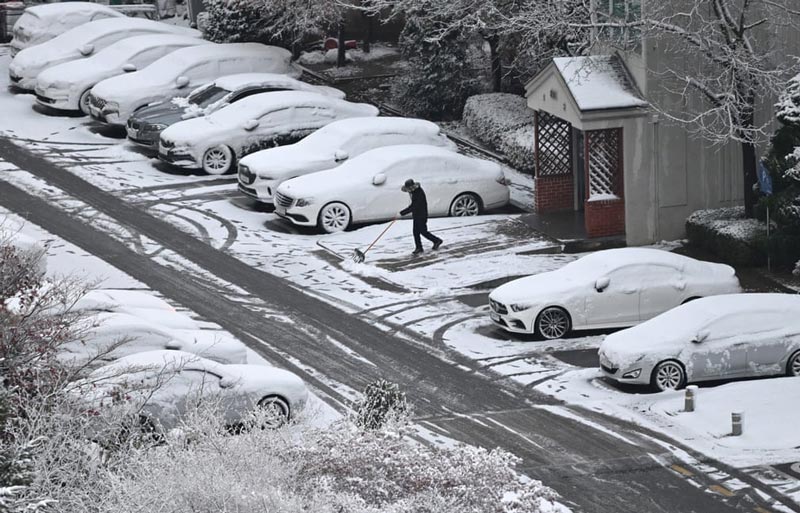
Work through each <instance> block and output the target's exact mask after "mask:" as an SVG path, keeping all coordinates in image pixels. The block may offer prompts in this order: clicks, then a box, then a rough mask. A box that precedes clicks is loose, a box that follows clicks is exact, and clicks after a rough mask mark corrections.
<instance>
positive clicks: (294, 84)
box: [214, 73, 345, 98]
mask: <svg viewBox="0 0 800 513" xmlns="http://www.w3.org/2000/svg"><path fill="white" fill-rule="evenodd" d="M214 85H215V86H217V87H220V88H222V89H226V90H228V91H238V90H240V89H245V88H248V87H284V88H286V89H296V90H301V91H302V90H305V91H312V92H322V91H325V92H324V93H323V94H325V95H326V96H333V97H335V98H344V97H345V94H344V91H340V90H339V89H335V88H333V87H327V86H317V85H313V84H309V83H306V82H303V81H302V80H297V79H296V78H292V77H290V76H289V75H283V74H281V73H236V74H234V75H225V76H224V77H220V78H218V79H216V80H215V81H214Z"/></svg>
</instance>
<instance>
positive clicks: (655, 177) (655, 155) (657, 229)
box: [651, 114, 661, 242]
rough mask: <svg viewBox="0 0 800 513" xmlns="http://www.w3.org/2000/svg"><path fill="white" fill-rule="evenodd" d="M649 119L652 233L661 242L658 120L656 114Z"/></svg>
mask: <svg viewBox="0 0 800 513" xmlns="http://www.w3.org/2000/svg"><path fill="white" fill-rule="evenodd" d="M651 119H652V120H653V205H654V209H655V227H654V228H655V229H654V231H653V235H654V236H655V237H654V238H655V242H658V241H659V240H661V236H660V233H661V220H660V218H659V216H660V214H661V206H660V201H659V190H658V177H659V171H661V169H660V166H659V156H660V154H661V151H660V148H659V147H658V123H659V121H660V120H659V118H658V114H654V115H653V117H652V118H651Z"/></svg>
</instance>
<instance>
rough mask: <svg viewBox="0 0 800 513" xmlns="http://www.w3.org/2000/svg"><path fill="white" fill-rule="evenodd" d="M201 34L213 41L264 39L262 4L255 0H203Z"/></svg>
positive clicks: (234, 41) (245, 41) (242, 41)
mask: <svg viewBox="0 0 800 513" xmlns="http://www.w3.org/2000/svg"><path fill="white" fill-rule="evenodd" d="M204 3H205V6H206V10H205V13H206V14H205V19H204V22H203V36H204V37H205V38H206V39H208V40H209V41H213V42H215V43H248V42H260V41H263V40H264V32H263V30H262V29H261V26H262V18H263V11H264V9H263V5H262V3H261V2H260V1H258V0H256V1H254V0H204Z"/></svg>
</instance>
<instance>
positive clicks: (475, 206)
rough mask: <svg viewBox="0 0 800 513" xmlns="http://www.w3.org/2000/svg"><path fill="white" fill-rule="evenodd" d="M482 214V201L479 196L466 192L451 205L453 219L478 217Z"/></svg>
mask: <svg viewBox="0 0 800 513" xmlns="http://www.w3.org/2000/svg"><path fill="white" fill-rule="evenodd" d="M480 213H481V199H480V198H479V197H478V195H477V194H473V193H471V192H464V193H462V194H459V195H458V196H456V197H455V199H454V200H453V202H452V203H451V204H450V216H451V217H468V216H476V215H478V214H480Z"/></svg>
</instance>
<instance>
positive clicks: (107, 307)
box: [62, 289, 201, 330]
mask: <svg viewBox="0 0 800 513" xmlns="http://www.w3.org/2000/svg"><path fill="white" fill-rule="evenodd" d="M63 306H64V308H63V309H62V310H64V309H69V310H70V311H81V312H86V313H89V314H93V313H101V312H107V313H124V314H129V315H132V316H134V317H139V318H141V319H147V322H148V323H150V324H157V325H158V326H159V327H162V328H168V329H175V330H199V329H201V326H200V325H199V324H198V323H197V322H196V321H194V320H193V319H192V318H191V317H189V316H188V315H184V314H182V313H178V312H176V311H175V309H174V308H173V307H172V305H170V304H169V303H167V302H166V301H164V300H163V299H161V298H159V297H156V296H154V295H152V294H148V293H146V292H143V291H139V290H118V289H97V290H90V291H89V292H87V293H86V294H84V295H83V296H81V297H80V298H78V299H77V300H76V301H75V302H73V303H71V304H69V305H63Z"/></svg>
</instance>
